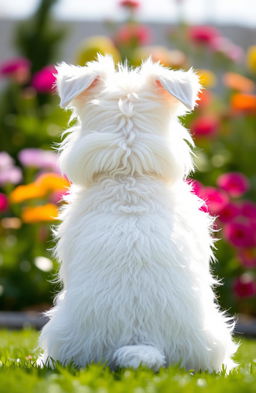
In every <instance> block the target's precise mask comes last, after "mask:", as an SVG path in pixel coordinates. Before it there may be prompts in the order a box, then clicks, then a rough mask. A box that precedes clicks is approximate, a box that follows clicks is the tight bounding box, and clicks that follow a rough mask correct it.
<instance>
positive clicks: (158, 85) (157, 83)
mask: <svg viewBox="0 0 256 393" xmlns="http://www.w3.org/2000/svg"><path fill="white" fill-rule="evenodd" d="M155 82H156V85H157V87H161V88H163V86H162V84H161V82H160V81H159V80H158V79H157V80H156V81H155Z"/></svg>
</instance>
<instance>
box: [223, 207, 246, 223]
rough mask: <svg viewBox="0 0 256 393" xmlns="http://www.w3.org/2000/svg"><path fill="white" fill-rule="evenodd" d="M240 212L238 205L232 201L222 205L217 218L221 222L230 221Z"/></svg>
mask: <svg viewBox="0 0 256 393" xmlns="http://www.w3.org/2000/svg"><path fill="white" fill-rule="evenodd" d="M240 213H241V209H240V207H239V206H238V205H237V204H235V203H234V202H229V203H227V204H226V206H224V208H223V209H222V210H221V211H220V212H219V219H220V221H221V222H223V223H227V222H230V221H232V220H233V219H234V218H236V217H237V216H238V215H239V214H240Z"/></svg>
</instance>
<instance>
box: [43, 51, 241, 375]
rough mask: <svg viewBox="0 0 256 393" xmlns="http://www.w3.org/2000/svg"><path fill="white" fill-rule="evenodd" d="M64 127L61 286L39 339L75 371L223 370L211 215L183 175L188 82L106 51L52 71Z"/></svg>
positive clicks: (230, 348) (190, 77)
mask: <svg viewBox="0 0 256 393" xmlns="http://www.w3.org/2000/svg"><path fill="white" fill-rule="evenodd" d="M57 70H58V74H57V88H58V92H59V95H60V98H61V106H62V107H63V108H64V107H65V108H66V107H68V108H72V109H73V114H74V115H73V116H76V117H77V119H78V126H77V127H74V128H73V129H71V130H69V131H70V133H69V135H68V137H67V138H66V139H65V141H64V143H63V145H62V148H61V154H60V166H61V170H62V172H63V173H64V174H66V175H67V176H68V178H69V179H70V180H71V181H72V183H73V184H72V187H71V189H70V195H69V196H68V198H67V202H68V203H67V205H66V206H65V208H64V209H63V211H62V214H61V217H60V219H61V220H62V223H61V224H60V226H59V227H58V230H57V233H56V236H57V237H58V245H57V248H56V254H57V257H58V259H59V261H60V262H61V267H60V280H61V282H62V283H63V290H62V291H61V293H60V294H59V295H58V297H57V299H56V305H55V306H54V308H53V309H52V310H51V311H50V312H49V316H50V321H49V322H48V323H47V324H46V326H45V327H44V328H43V330H42V333H41V337H40V342H39V344H40V346H41V347H42V348H43V350H44V354H43V355H42V357H41V358H40V359H39V363H41V364H45V363H46V362H47V361H48V360H49V359H54V360H58V361H60V362H61V363H63V364H67V363H69V362H73V363H74V364H76V365H77V366H79V367H83V366H85V365H86V364H88V363H91V362H103V363H105V364H108V365H110V366H111V367H113V368H115V367H133V368H136V367H138V366H139V365H143V366H146V367H150V368H152V369H153V370H158V369H159V368H160V367H162V366H167V365H169V364H175V363H176V364H180V366H181V367H185V368H186V369H194V370H208V371H210V372H211V371H219V370H221V369H222V366H224V367H225V368H226V369H227V370H230V369H232V368H233V367H234V365H235V364H234V362H233V361H232V359H231V358H232V355H233V354H234V352H235V351H236V344H234V343H233V342H232V337H231V332H232V323H231V322H230V321H229V320H228V319H227V318H226V317H225V316H224V315H223V313H221V312H220V311H219V309H218V306H217V305H216V303H215V297H214V293H213V290H212V286H213V285H214V284H215V283H216V281H215V280H214V278H213V277H212V275H211V273H210V268H209V262H210V260H211V259H212V251H211V247H212V239H211V234H210V231H211V230H210V227H211V219H210V217H209V216H208V214H206V213H204V212H202V211H201V210H200V207H201V205H202V203H203V202H202V201H201V200H200V199H199V198H197V197H196V196H195V195H194V194H193V193H192V192H191V187H190V186H189V185H188V184H187V183H186V181H185V179H186V176H187V175H188V174H189V172H190V171H191V170H192V160H191V151H190V146H191V145H193V142H192V139H191V137H190V135H189V133H188V131H187V130H186V129H185V128H183V127H182V125H181V124H180V122H179V120H178V116H179V115H182V114H184V113H185V112H186V111H187V110H189V111H190V110H192V109H193V107H194V106H195V101H196V98H197V93H198V91H199V88H200V86H199V83H198V78H197V76H196V75H195V73H194V72H193V71H192V70H189V71H188V72H184V71H171V70H168V69H166V68H164V67H162V66H161V65H160V64H156V63H152V62H151V60H148V61H146V62H145V63H144V64H142V66H141V67H139V68H136V69H134V70H129V69H128V68H127V67H126V66H119V67H118V69H117V70H115V67H114V64H113V61H112V59H111V58H110V57H108V56H106V57H101V56H99V57H98V61H95V62H91V63H88V65H87V66H85V67H77V66H70V65H67V64H64V63H63V64H61V65H59V66H58V67H57Z"/></svg>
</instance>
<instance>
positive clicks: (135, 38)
mask: <svg viewBox="0 0 256 393" xmlns="http://www.w3.org/2000/svg"><path fill="white" fill-rule="evenodd" d="M149 41H150V30H149V28H148V27H146V26H143V25H137V24H127V25H124V26H122V27H121V28H120V29H119V30H118V32H117V33H116V36H115V42H116V43H117V44H118V45H134V44H135V45H144V44H147V43H148V42H149Z"/></svg>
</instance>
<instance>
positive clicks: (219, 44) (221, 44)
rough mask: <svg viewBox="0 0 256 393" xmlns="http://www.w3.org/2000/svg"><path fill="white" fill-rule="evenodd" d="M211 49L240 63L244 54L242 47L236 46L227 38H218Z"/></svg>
mask: <svg viewBox="0 0 256 393" xmlns="http://www.w3.org/2000/svg"><path fill="white" fill-rule="evenodd" d="M211 47H212V49H213V50H215V51H216V52H219V53H221V54H223V55H224V56H226V57H227V58H229V59H230V60H233V61H239V60H240V59H241V58H242V57H243V54H244V53H243V50H242V49H241V48H240V46H237V45H235V44H234V43H233V42H231V41H230V40H229V39H228V38H226V37H216V38H215V39H214V40H213V41H212V43H211Z"/></svg>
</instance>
